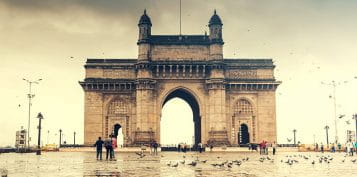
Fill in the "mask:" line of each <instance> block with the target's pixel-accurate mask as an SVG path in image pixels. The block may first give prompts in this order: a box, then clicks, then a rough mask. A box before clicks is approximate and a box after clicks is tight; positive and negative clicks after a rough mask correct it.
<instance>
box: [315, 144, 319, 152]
mask: <svg viewBox="0 0 357 177" xmlns="http://www.w3.org/2000/svg"><path fill="white" fill-rule="evenodd" d="M315 151H316V152H319V144H317V143H316V144H315Z"/></svg>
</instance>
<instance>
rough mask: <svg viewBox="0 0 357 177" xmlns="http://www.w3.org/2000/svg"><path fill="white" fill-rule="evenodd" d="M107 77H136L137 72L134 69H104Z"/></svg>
mask: <svg viewBox="0 0 357 177" xmlns="http://www.w3.org/2000/svg"><path fill="white" fill-rule="evenodd" d="M103 76H104V77H105V78H135V72H134V71H133V70H132V69H130V70H129V69H104V70H103Z"/></svg>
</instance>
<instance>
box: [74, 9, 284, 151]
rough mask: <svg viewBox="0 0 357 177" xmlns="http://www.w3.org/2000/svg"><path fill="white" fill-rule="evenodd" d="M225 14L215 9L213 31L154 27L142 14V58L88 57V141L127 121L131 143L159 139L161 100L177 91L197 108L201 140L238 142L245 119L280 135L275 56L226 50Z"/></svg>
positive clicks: (253, 132)
mask: <svg viewBox="0 0 357 177" xmlns="http://www.w3.org/2000/svg"><path fill="white" fill-rule="evenodd" d="M222 25H223V24H222V21H221V19H220V17H219V16H218V15H217V14H216V13H215V14H214V15H213V16H212V17H211V19H210V21H209V24H208V26H209V35H207V34H204V35H152V34H151V27H152V24H151V19H150V18H149V16H148V15H147V14H146V13H144V14H143V15H142V16H141V18H140V21H139V25H138V26H139V39H138V41H137V45H138V49H139V51H138V57H137V58H136V59H88V60H87V62H86V64H85V70H86V76H85V79H84V81H82V82H80V84H81V86H82V88H83V89H84V92H85V108H84V143H85V144H87V145H90V144H93V143H94V142H95V140H96V138H97V137H98V136H103V137H106V136H108V134H109V133H110V131H112V130H110V127H113V125H114V124H120V125H121V126H122V130H123V134H124V145H125V146H139V145H141V144H148V143H149V142H151V141H153V140H156V141H157V142H159V141H160V118H161V110H162V106H163V105H164V104H165V103H166V102H167V100H169V99H171V98H173V97H180V98H182V99H184V100H185V101H187V102H188V103H189V105H190V106H191V107H192V109H193V110H194V121H195V125H196V126H195V127H196V128H195V136H197V141H196V143H197V142H198V141H199V140H200V141H201V142H202V143H205V144H206V143H207V144H214V145H215V146H217V145H238V144H239V142H238V138H237V135H238V131H239V127H240V125H241V124H245V125H247V128H248V130H249V135H250V136H249V142H253V143H254V142H259V141H261V140H266V141H269V142H273V141H276V118H275V109H276V108H275V90H276V89H277V87H278V85H279V84H280V82H278V81H276V80H275V77H274V68H275V65H274V64H273V62H272V59H227V58H224V57H223V44H224V42H223V38H222Z"/></svg>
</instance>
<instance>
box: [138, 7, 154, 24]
mask: <svg viewBox="0 0 357 177" xmlns="http://www.w3.org/2000/svg"><path fill="white" fill-rule="evenodd" d="M143 24H145V25H150V26H152V24H151V20H150V17H149V16H148V15H147V14H146V9H145V10H144V14H143V15H142V16H141V17H140V20H139V25H143Z"/></svg>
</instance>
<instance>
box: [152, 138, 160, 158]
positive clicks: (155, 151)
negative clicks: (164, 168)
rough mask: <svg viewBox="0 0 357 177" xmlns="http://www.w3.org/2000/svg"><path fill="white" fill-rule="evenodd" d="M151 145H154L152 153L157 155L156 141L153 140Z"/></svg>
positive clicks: (157, 145)
mask: <svg viewBox="0 0 357 177" xmlns="http://www.w3.org/2000/svg"><path fill="white" fill-rule="evenodd" d="M153 147H154V155H157V148H158V147H159V144H157V142H156V141H154V143H153Z"/></svg>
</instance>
